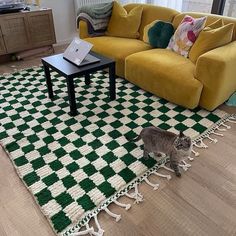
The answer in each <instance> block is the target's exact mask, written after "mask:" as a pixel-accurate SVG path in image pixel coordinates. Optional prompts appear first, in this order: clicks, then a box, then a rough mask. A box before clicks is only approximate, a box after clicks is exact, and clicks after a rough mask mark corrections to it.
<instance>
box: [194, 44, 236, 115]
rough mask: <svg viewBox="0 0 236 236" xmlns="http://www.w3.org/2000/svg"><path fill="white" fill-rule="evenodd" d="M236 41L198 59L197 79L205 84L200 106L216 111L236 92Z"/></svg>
mask: <svg viewBox="0 0 236 236" xmlns="http://www.w3.org/2000/svg"><path fill="white" fill-rule="evenodd" d="M235 62H236V41H234V42H231V43H229V44H227V45H225V46H223V47H219V48H216V49H214V50H211V51H209V52H207V53H205V54H203V55H202V56H200V57H199V58H198V61H197V64H196V72H195V77H196V79H198V80H199V81H200V82H201V83H202V84H203V91H202V94H201V98H200V106H201V107H203V108H205V109H207V110H210V111H211V110H214V109H215V108H216V107H218V106H219V105H220V104H222V103H223V102H224V101H226V100H227V99H228V98H229V96H230V95H231V94H232V93H233V92H234V91H236V77H235V75H236V66H235Z"/></svg>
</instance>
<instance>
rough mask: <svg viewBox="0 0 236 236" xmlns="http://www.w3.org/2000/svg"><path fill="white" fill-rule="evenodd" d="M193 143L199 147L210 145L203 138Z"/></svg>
mask: <svg viewBox="0 0 236 236" xmlns="http://www.w3.org/2000/svg"><path fill="white" fill-rule="evenodd" d="M198 143H199V144H198ZM193 145H194V146H195V147H197V148H208V146H207V145H206V144H205V143H204V142H203V140H202V139H200V140H199V141H198V142H197V143H194V144H193Z"/></svg>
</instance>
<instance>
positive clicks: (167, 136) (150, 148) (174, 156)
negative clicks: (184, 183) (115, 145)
mask: <svg viewBox="0 0 236 236" xmlns="http://www.w3.org/2000/svg"><path fill="white" fill-rule="evenodd" d="M140 139H142V140H143V143H144V151H143V156H144V158H145V159H148V157H149V156H148V155H149V153H154V155H158V156H159V155H160V154H161V153H164V154H166V155H167V156H169V157H170V167H171V168H172V169H173V170H174V171H175V174H176V176H178V177H180V176H181V173H180V170H179V163H180V162H181V161H182V160H184V159H186V157H188V156H190V154H191V150H192V141H191V138H190V137H188V136H185V135H184V134H183V132H182V131H180V133H179V134H178V135H177V134H174V133H172V132H169V131H166V130H162V129H160V128H157V127H154V126H150V127H147V128H144V129H143V130H142V131H141V133H140V134H139V135H138V136H137V137H136V138H134V139H132V140H130V141H134V142H136V141H138V140H140Z"/></svg>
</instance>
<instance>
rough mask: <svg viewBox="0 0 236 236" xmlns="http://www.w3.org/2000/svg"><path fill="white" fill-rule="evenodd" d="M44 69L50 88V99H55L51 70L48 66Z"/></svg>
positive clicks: (44, 66)
mask: <svg viewBox="0 0 236 236" xmlns="http://www.w3.org/2000/svg"><path fill="white" fill-rule="evenodd" d="M43 68H44V73H45V77H46V82H47V87H48V96H49V98H51V99H52V98H53V89H52V80H51V75H50V69H49V67H48V66H46V65H43Z"/></svg>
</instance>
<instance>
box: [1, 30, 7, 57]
mask: <svg viewBox="0 0 236 236" xmlns="http://www.w3.org/2000/svg"><path fill="white" fill-rule="evenodd" d="M5 53H6V47H5V44H4V39H3V36H2V31H1V28H0V55H1V54H5Z"/></svg>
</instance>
